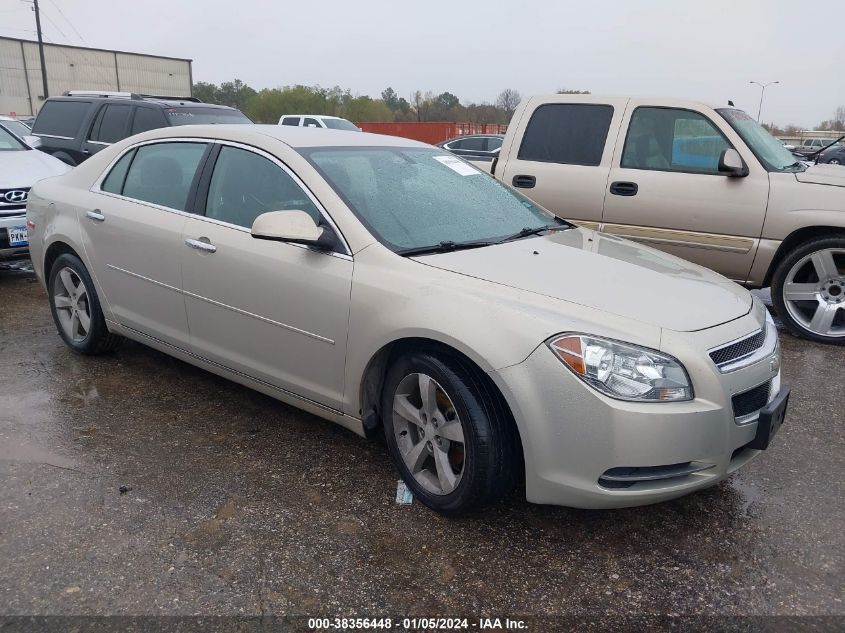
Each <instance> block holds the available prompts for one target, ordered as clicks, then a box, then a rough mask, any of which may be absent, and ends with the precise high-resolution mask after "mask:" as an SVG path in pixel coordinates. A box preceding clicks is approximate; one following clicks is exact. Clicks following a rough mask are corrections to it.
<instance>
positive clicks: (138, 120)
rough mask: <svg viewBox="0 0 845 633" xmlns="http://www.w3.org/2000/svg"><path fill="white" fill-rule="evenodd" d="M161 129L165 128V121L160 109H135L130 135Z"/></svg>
mask: <svg viewBox="0 0 845 633" xmlns="http://www.w3.org/2000/svg"><path fill="white" fill-rule="evenodd" d="M162 127H167V121H165V120H164V113H163V112H162V111H161V109H160V108H136V109H135V118H134V119H133V120H132V131H131V132H130V134H140V133H141V132H146V131H147V130H157V129H158V128H162Z"/></svg>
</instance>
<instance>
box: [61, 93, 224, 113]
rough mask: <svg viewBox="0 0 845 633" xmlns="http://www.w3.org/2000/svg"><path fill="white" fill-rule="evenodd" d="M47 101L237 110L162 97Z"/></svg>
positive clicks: (64, 98)
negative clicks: (148, 104)
mask: <svg viewBox="0 0 845 633" xmlns="http://www.w3.org/2000/svg"><path fill="white" fill-rule="evenodd" d="M47 101H82V102H86V103H90V102H93V101H108V102H111V103H129V104H134V105H139V104H142V103H154V104H156V105H159V106H161V107H163V108H214V109H218V110H235V108H230V107H229V106H224V105H218V104H216V103H203V102H202V101H184V100H180V99H178V98H176V97H174V98H173V99H165V98H162V97H141V98H137V99H129V98H126V97H104V96H97V95H91V96H83V95H78V96H61V97H49V98H48V99H47Z"/></svg>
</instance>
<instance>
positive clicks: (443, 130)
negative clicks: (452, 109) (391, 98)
mask: <svg viewBox="0 0 845 633" xmlns="http://www.w3.org/2000/svg"><path fill="white" fill-rule="evenodd" d="M355 125H357V126H358V127H359V128H361V129H362V130H364V131H365V132H372V133H374V134H387V135H390V136H401V137H402V138H410V139H414V140H415V141H422V142H423V143H430V144H431V145H434V144H436V143H439V142H440V141H445V140H446V139H450V138H453V137H455V136H466V135H467V134H504V133H505V130H506V129H507V127H508V126H507V125H499V124H498V123H450V122H448V121H422V122H418V121H364V122H360V123H356V124H355Z"/></svg>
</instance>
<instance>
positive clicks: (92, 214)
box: [85, 209, 106, 222]
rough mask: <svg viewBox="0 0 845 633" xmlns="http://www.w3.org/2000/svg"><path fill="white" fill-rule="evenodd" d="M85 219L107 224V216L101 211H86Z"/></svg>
mask: <svg viewBox="0 0 845 633" xmlns="http://www.w3.org/2000/svg"><path fill="white" fill-rule="evenodd" d="M85 217H86V218H88V219H89V220H94V222H105V221H106V216H104V215H103V214H102V213H100V210H99V209H94V210H93V211H86V212H85Z"/></svg>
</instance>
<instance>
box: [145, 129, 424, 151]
mask: <svg viewBox="0 0 845 633" xmlns="http://www.w3.org/2000/svg"><path fill="white" fill-rule="evenodd" d="M173 137H192V138H193V137H196V138H211V139H214V138H219V139H221V140H229V141H236V142H242V143H247V144H249V143H250V141H255V142H259V141H260V140H263V139H266V138H267V137H270V138H274V139H277V140H279V141H281V142H282V143H285V144H286V145H289V146H290V147H293V148H306V147H431V146H430V145H427V144H426V143H420V142H419V141H414V140H411V139H408V138H400V137H398V136H387V135H385V134H369V133H367V132H354V131H352V130H331V129H324V128H313V127H310V128H305V127H293V126H290V125H275V124H271V125H255V124H240V125H237V124H234V125H233V124H219V125H176V126H171V127H165V128H159V129H156V130H150V131H149V132H144V133H143V134H142V135H139V136H138V137H133V138H143V139H144V140H154V139H166V138H173Z"/></svg>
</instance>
